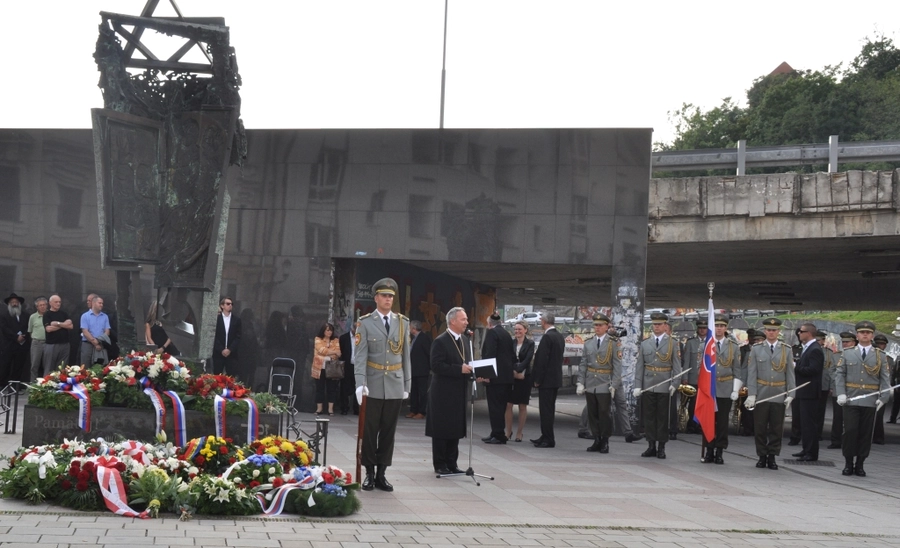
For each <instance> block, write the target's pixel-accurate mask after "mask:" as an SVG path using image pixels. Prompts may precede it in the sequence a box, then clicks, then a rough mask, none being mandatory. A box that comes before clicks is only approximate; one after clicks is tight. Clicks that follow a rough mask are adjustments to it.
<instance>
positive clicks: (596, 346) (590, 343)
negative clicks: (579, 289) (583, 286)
mask: <svg viewBox="0 0 900 548" xmlns="http://www.w3.org/2000/svg"><path fill="white" fill-rule="evenodd" d="M593 323H594V338H592V339H588V340H587V341H585V343H584V354H583V356H582V358H581V364H580V366H579V367H578V376H577V379H576V392H577V394H578V395H579V396H580V395H582V394H584V397H585V400H586V403H587V416H588V425H589V426H590V429H591V434H592V435H593V437H594V443H593V445H591V446H590V447H588V448H587V450H588V451H590V452H598V453H609V437H610V436H611V435H612V414H611V413H610V409H611V405H610V404H611V403H612V395H613V394H615V392H616V389H619V388H621V386H622V349H621V347H620V344H619V341H617V340H615V339H613V338H612V337H610V336H608V335H607V331H609V317H608V316H607V315H606V314H601V313H597V314H594V318H593Z"/></svg>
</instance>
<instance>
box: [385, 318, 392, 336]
mask: <svg viewBox="0 0 900 548" xmlns="http://www.w3.org/2000/svg"><path fill="white" fill-rule="evenodd" d="M384 330H385V331H386V332H387V333H390V332H391V322H389V321H388V317H387V316H385V317H384Z"/></svg>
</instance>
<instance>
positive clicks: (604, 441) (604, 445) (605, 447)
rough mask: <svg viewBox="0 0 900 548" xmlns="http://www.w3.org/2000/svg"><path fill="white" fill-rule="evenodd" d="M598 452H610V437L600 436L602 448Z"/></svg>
mask: <svg viewBox="0 0 900 548" xmlns="http://www.w3.org/2000/svg"><path fill="white" fill-rule="evenodd" d="M598 453H609V438H600V450H599V451H598Z"/></svg>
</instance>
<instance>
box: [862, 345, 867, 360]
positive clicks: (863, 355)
mask: <svg viewBox="0 0 900 548" xmlns="http://www.w3.org/2000/svg"><path fill="white" fill-rule="evenodd" d="M862 359H863V361H865V359H866V349H865V348H863V351H862Z"/></svg>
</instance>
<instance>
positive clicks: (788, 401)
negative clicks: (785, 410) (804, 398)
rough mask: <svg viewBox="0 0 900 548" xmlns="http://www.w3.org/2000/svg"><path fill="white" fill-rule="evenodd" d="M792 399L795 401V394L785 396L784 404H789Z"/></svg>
mask: <svg viewBox="0 0 900 548" xmlns="http://www.w3.org/2000/svg"><path fill="white" fill-rule="evenodd" d="M792 401H794V396H788V397H786V398H784V406H785V407H787V406H789V405H790V404H791V402H792Z"/></svg>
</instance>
